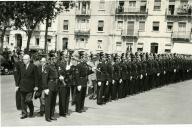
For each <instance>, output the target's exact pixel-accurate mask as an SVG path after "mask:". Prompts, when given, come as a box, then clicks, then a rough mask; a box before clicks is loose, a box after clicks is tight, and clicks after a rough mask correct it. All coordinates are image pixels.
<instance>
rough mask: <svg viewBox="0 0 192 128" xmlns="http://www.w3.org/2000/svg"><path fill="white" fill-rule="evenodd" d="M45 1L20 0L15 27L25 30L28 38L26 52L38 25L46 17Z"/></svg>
mask: <svg viewBox="0 0 192 128" xmlns="http://www.w3.org/2000/svg"><path fill="white" fill-rule="evenodd" d="M44 4H45V2H43V1H19V2H17V9H16V11H15V27H16V28H17V29H20V30H23V31H25V33H26V35H27V37H28V39H27V47H26V52H29V45H30V40H31V37H32V34H33V32H34V30H35V28H36V26H37V25H38V24H39V23H40V22H43V20H44V19H45V14H44V10H45V5H44Z"/></svg>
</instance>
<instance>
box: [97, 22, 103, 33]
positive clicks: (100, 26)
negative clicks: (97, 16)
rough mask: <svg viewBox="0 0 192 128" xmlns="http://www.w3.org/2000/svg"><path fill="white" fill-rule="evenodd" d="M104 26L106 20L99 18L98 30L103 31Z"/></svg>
mask: <svg viewBox="0 0 192 128" xmlns="http://www.w3.org/2000/svg"><path fill="white" fill-rule="evenodd" d="M103 27H104V21H103V20H99V21H98V31H103Z"/></svg>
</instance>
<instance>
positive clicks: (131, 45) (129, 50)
mask: <svg viewBox="0 0 192 128" xmlns="http://www.w3.org/2000/svg"><path fill="white" fill-rule="evenodd" d="M126 46H127V49H126V52H132V47H133V43H126Z"/></svg>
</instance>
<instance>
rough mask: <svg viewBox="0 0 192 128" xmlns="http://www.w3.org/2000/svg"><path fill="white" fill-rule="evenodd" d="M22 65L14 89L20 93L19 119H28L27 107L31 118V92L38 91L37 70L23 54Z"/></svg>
mask: <svg viewBox="0 0 192 128" xmlns="http://www.w3.org/2000/svg"><path fill="white" fill-rule="evenodd" d="M23 63H24V64H21V65H20V72H19V78H18V86H17V87H16V88H17V89H20V92H21V108H22V116H21V119H24V118H27V117H28V113H27V106H28V107H29V110H30V113H29V117H32V116H33V112H34V106H33V101H32V98H33V92H34V91H37V90H38V78H37V68H36V66H35V65H34V64H32V63H30V56H29V55H27V54H25V55H24V56H23Z"/></svg>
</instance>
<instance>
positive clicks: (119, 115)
mask: <svg viewBox="0 0 192 128" xmlns="http://www.w3.org/2000/svg"><path fill="white" fill-rule="evenodd" d="M14 90H15V85H14V80H13V76H1V125H2V126H22V125H28V126H37V125H59V126H62V125H128V124H189V123H192V99H191V98H192V80H189V81H185V82H181V83H177V84H172V85H169V86H164V87H162V88H157V89H153V90H151V91H148V92H145V93H141V94H137V95H135V96H129V97H127V98H124V99H120V100H118V101H112V102H110V103H108V104H106V105H102V106H98V105H96V102H95V100H89V99H88V98H87V99H86V101H85V106H86V108H87V111H86V112H84V113H81V114H79V113H76V112H74V110H75V108H74V106H70V107H69V108H70V112H71V115H70V116H68V117H67V118H64V117H59V116H58V106H57V107H56V116H57V117H58V120H57V121H52V122H46V121H45V119H44V117H38V116H37V112H38V111H39V100H35V101H34V104H35V112H36V113H35V115H36V116H35V117H34V118H27V119H24V120H21V119H20V116H21V115H20V113H21V112H20V111H17V110H16V105H15V91H14Z"/></svg>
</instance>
